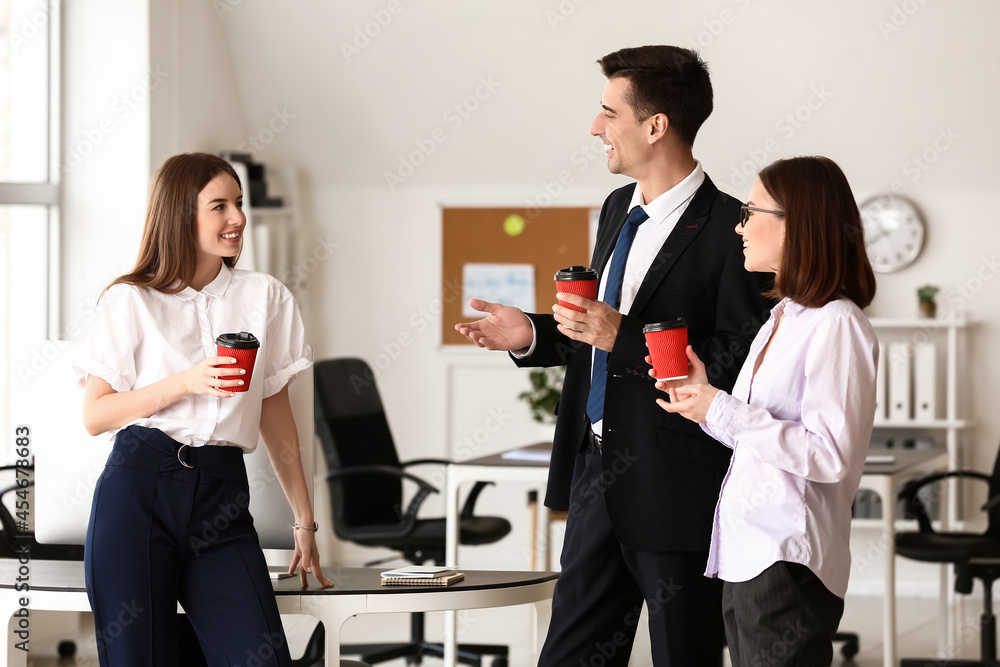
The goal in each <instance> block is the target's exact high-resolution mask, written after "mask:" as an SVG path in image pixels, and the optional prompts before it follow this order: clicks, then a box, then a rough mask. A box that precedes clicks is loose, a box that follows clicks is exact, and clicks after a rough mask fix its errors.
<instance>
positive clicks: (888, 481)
mask: <svg viewBox="0 0 1000 667" xmlns="http://www.w3.org/2000/svg"><path fill="white" fill-rule="evenodd" d="M869 453H870V454H877V455H881V454H884V455H892V456H893V457H894V458H895V461H894V462H893V463H869V464H867V465H865V472H864V474H863V475H862V476H861V488H862V489H868V490H869V491H874V492H875V493H877V494H878V496H879V498H881V499H882V539H881V540H880V542H879V543H880V545H883V544H884V545H885V553H884V559H883V560H884V561H885V569H884V574H885V592H884V593H883V595H882V656H883V657H882V664H884V665H896V664H897V663H896V538H895V535H896V491H897V490H898V489H899V488H900V487H901V486H902V485H903V484H905V483H906V482H908V481H909V480H911V479H913V478H914V477H919V476H920V475H922V474H924V473H928V472H933V471H936V470H943V469H945V468H946V467H947V466H948V453H947V452H946V451H945V450H944V449H887V450H870V452H869ZM942 498H944V496H942ZM941 516H942V517H946V516H947V511H946V510H944V509H942V512H941ZM942 604H944V601H942ZM845 630H848V631H849V630H850V628H845Z"/></svg>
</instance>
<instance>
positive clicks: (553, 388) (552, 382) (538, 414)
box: [517, 366, 566, 424]
mask: <svg viewBox="0 0 1000 667" xmlns="http://www.w3.org/2000/svg"><path fill="white" fill-rule="evenodd" d="M565 377H566V367H565V366H553V367H551V368H535V369H533V370H532V371H531V372H530V373H528V378H529V379H530V380H531V389H530V390H528V391H523V392H521V393H520V394H518V396H517V397H518V398H519V399H521V400H522V401H526V402H527V403H528V407H529V408H530V409H531V417H532V419H534V420H535V421H536V422H540V423H543V424H553V423H555V421H556V404H557V403H559V396H560V395H561V394H562V385H563V378H565Z"/></svg>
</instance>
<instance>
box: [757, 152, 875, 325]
mask: <svg viewBox="0 0 1000 667" xmlns="http://www.w3.org/2000/svg"><path fill="white" fill-rule="evenodd" d="M760 182H761V185H763V186H764V189H765V190H767V192H768V194H769V195H771V197H772V198H773V199H774V201H775V202H776V203H777V204H778V206H780V207H781V210H783V211H784V212H785V240H784V245H783V252H782V254H781V266H780V268H779V271H778V274H777V276H775V284H774V290H773V291H772V292H771V293H770V294H769V295H768V296H773V297H779V298H780V297H788V298H790V299H792V300H793V301H795V302H796V303H800V304H802V305H803V306H808V307H810V308H818V307H820V306H823V305H825V304H827V303H829V302H830V301H833V300H835V299H838V298H840V297H841V296H844V297H847V298H848V299H850V300H851V301H853V302H854V303H856V304H857V305H858V307H859V308H864V307H865V306H867V305H868V304H870V303H871V302H872V298H874V296H875V274H874V273H873V272H872V267H871V264H870V263H869V262H868V254H867V252H866V251H865V230H864V226H863V225H862V223H861V214H860V213H859V212H858V205H857V203H856V202H855V200H854V193H853V192H851V186H850V185H849V184H848V182H847V177H846V176H844V172H843V171H841V170H840V167H838V166H837V164H836V163H835V162H834V161H833V160H831V159H829V158H826V157H818V156H817V157H794V158H788V159H785V160H778V161H777V162H774V163H772V164H770V165H768V166H767V167H765V168H764V169H763V170H762V171H761V172H760Z"/></svg>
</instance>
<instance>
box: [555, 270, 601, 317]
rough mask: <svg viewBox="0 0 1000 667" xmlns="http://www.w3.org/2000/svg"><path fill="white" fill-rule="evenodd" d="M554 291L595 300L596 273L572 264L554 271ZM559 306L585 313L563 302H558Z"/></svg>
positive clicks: (583, 309) (583, 310) (582, 309)
mask: <svg viewBox="0 0 1000 667" xmlns="http://www.w3.org/2000/svg"><path fill="white" fill-rule="evenodd" d="M556 291H557V292H567V293H569V294H579V295H580V296H582V297H585V298H587V299H590V300H591V301H596V300H597V271H595V270H594V269H591V268H588V267H585V266H579V265H576V264H574V265H573V266H568V267H566V268H565V269H560V270H559V271H556ZM559 305H560V306H565V307H566V308H569V309H570V310H575V311H577V312H578V313H585V312H587V310H586V309H585V308H579V307H577V306H574V305H573V304H571V303H566V302H565V301H560V302H559Z"/></svg>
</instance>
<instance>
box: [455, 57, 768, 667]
mask: <svg viewBox="0 0 1000 667" xmlns="http://www.w3.org/2000/svg"><path fill="white" fill-rule="evenodd" d="M598 62H599V63H600V65H601V68H602V70H603V72H604V74H605V76H606V77H608V81H607V84H606V86H605V89H604V94H603V97H602V99H601V106H602V111H601V112H600V113H599V114H598V115H597V118H596V119H595V120H594V122H593V125H592V126H591V128H590V133H591V134H592V135H594V136H596V137H599V138H601V140H602V141H603V142H604V145H605V152H606V154H607V157H608V168H609V169H610V170H611V172H612V173H617V174H623V175H625V176H629V177H631V178H634V179H635V180H636V183H633V184H630V185H627V186H625V187H623V188H620V189H618V190H616V191H614V192H613V193H611V195H610V196H609V197H608V198H607V200H606V201H605V202H604V207H603V209H602V210H601V217H600V223H599V225H598V230H597V241H596V246H595V250H594V257H593V261H592V266H593V267H595V268H597V269H598V271H599V272H600V283H599V285H600V286H599V291H598V296H599V297H600V299H601V300H600V301H590V300H588V299H586V298H584V297H581V296H578V295H572V294H561V295H560V297H559V298H560V299H561V300H563V301H565V302H568V303H571V304H573V305H576V306H579V307H581V308H584V309H586V311H587V312H585V313H579V312H576V311H574V310H572V309H569V308H565V307H562V306H559V305H556V306H553V311H554V315H535V314H526V313H524V312H522V311H520V310H518V309H517V308H513V307H510V306H504V305H500V304H494V303H488V302H485V301H480V300H477V299H473V300H472V301H470V304H471V305H472V307H473V308H475V309H476V310H479V311H481V312H485V313H487V317H485V318H484V319H481V320H479V321H477V322H472V323H467V324H459V325H456V329H458V331H460V332H461V333H462V334H463V335H466V336H468V337H469V338H470V339H471V340H472V341H473V342H474V343H476V344H477V345H479V346H480V347H486V348H488V349H500V350H508V351H510V352H511V356H512V357H513V358H514V360H515V362H516V363H517V364H518V365H519V366H553V365H560V364H567V371H566V379H565V383H564V385H563V393H562V398H561V400H560V403H559V408H558V420H557V423H556V431H555V441H554V443H553V451H552V463H551V468H550V471H549V483H548V490H547V494H546V499H545V503H546V505H547V506H549V507H551V508H553V509H557V510H568V511H569V520H568V523H567V526H566V535H565V539H564V544H563V552H562V559H561V564H562V574H561V576H560V578H559V581H558V583H557V584H556V589H555V595H554V597H553V602H552V620H551V623H550V625H549V632H548V636H547V637H546V640H545V645H544V647H543V648H542V652H541V656H540V658H539V665H544V666H545V667H580V666H584V667H587V666H594V667H597V666H599V665H606V666H611V665H621V666H622V667H624V666H625V665H627V664H628V659H629V655H630V653H631V649H632V643H633V640H634V638H635V632H636V626H637V624H638V620H639V613H640V611H641V608H642V603H643V602H645V603H646V606H647V612H648V616H649V632H650V639H651V643H652V652H653V663H654V664H655V665H657V667H668V666H671V667H678V666H680V667H706V666H709V665H718V664H720V662H721V656H722V644H723V635H724V632H723V623H722V613H721V596H722V588H721V582H719V581H718V580H715V579H708V578H706V577H704V576H703V573H704V569H705V564H706V559H707V553H708V548H709V539H710V532H711V527H712V522H713V514H714V511H715V505H716V501H717V499H718V495H719V488H720V485H721V483H722V478H723V476H724V475H725V474H726V471H727V469H728V466H729V459H730V454H731V450H729V449H728V448H726V447H724V446H723V445H721V444H719V443H718V442H716V441H715V440H713V439H711V438H710V437H708V436H707V435H705V434H704V433H703V432H702V431H701V429H700V428H699V427H698V426H697V425H696V424H693V423H691V422H686V421H685V420H682V419H678V418H677V417H676V415H671V414H668V413H666V412H664V411H663V410H661V409H660V408H659V407H658V406H657V405H656V399H657V398H658V397H662V396H663V394H662V393H661V392H659V391H657V390H656V389H655V388H654V386H653V384H654V383H653V380H652V378H650V377H649V375H648V370H649V366H648V364H646V363H645V361H644V357H645V356H646V354H647V350H646V346H645V340H644V336H643V332H642V327H643V325H644V324H648V323H650V322H660V321H664V320H674V319H676V318H678V317H683V318H684V320H685V321H686V322H687V325H688V336H689V341H690V343H691V345H692V346H693V347H694V350H695V352H697V353H698V356H699V357H700V358H701V359H703V360H705V361H706V365H707V366H708V372H709V377H710V379H711V381H712V384H713V385H716V386H721V387H724V388H727V389H731V388H732V385H733V383H734V381H735V379H736V375H737V373H738V372H739V369H740V367H741V366H742V365H743V361H744V359H745V357H746V354H747V350H748V349H749V346H750V342H751V341H752V340H753V337H754V335H755V334H756V333H757V330H758V329H759V328H760V326H761V324H762V323H763V321H764V320H765V319H766V318H767V314H768V311H769V309H770V306H771V305H772V304H771V303H770V302H769V301H768V300H767V299H765V298H764V297H763V296H762V294H761V293H762V292H763V291H764V290H765V289H767V287H768V285H767V284H766V282H767V279H769V278H770V277H769V276H766V277H765V276H761V275H760V274H751V273H748V272H747V271H746V270H745V269H744V268H743V251H742V241H741V240H740V237H739V236H738V235H737V234H736V233H735V229H734V228H735V226H736V224H737V222H738V221H739V216H740V203H739V202H738V201H736V200H735V199H733V198H732V197H729V196H728V195H725V194H723V193H722V192H720V191H719V190H718V189H717V188H716V187H715V185H714V184H713V183H712V181H711V180H710V179H709V178H708V177H707V176H706V175H705V174H704V172H703V171H702V168H701V164H700V163H699V162H697V161H696V160H695V159H694V157H693V152H692V148H693V144H694V139H695V135H696V134H697V132H698V129H699V128H700V127H701V125H702V123H703V122H704V121H705V119H706V118H708V116H709V114H710V113H711V112H712V85H711V81H710V79H709V75H708V70H707V67H706V66H705V63H704V62H702V61H701V60H700V59H699V57H698V56H697V54H695V53H694V52H692V51H689V50H687V49H682V48H678V47H672V46H645V47H640V48H634V49H623V50H621V51H617V52H615V53H612V54H609V55H607V56H605V57H604V58H602V59H601V60H600V61H598ZM633 239H634V240H633ZM616 258H617V261H616Z"/></svg>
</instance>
